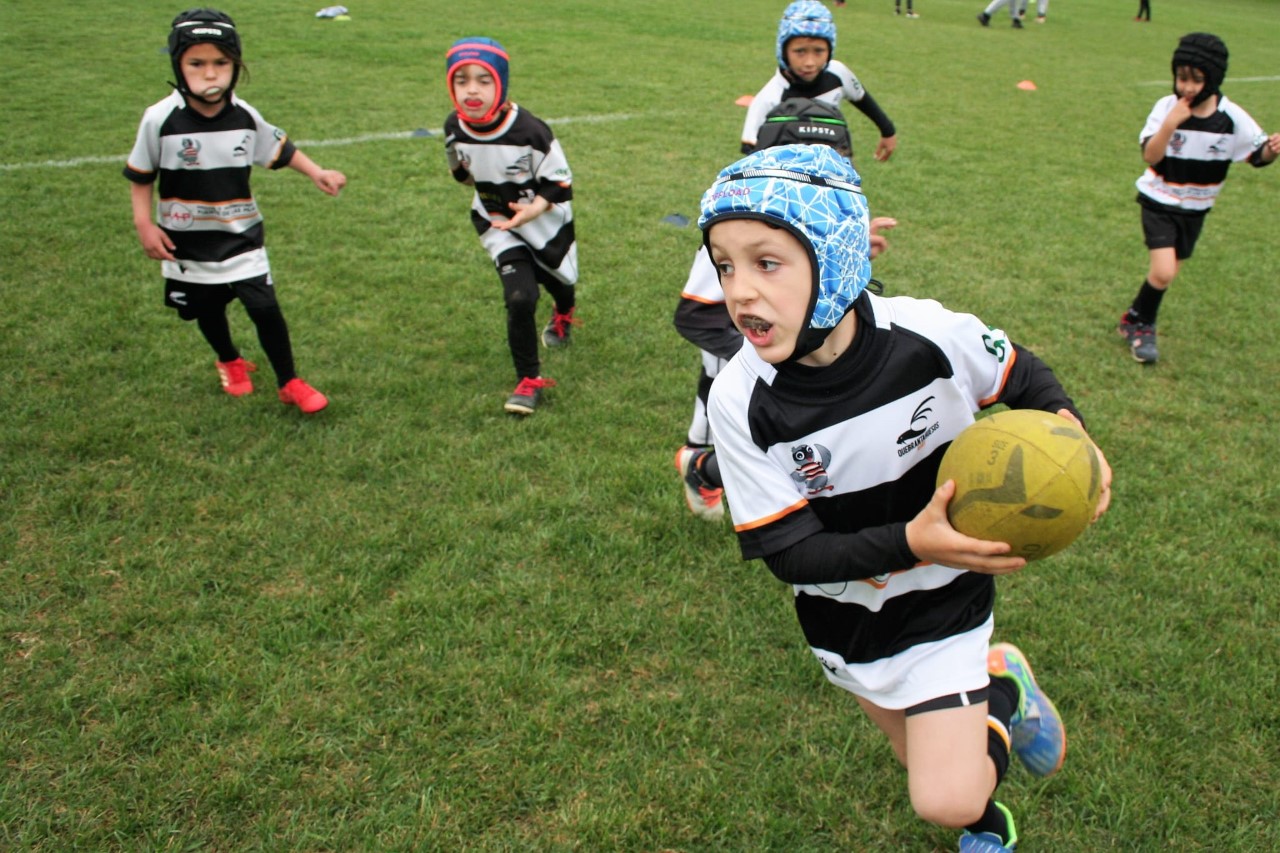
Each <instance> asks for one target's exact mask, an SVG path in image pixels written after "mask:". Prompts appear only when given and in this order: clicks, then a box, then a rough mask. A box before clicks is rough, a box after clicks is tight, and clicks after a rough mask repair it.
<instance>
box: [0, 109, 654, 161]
mask: <svg viewBox="0 0 1280 853" xmlns="http://www.w3.org/2000/svg"><path fill="white" fill-rule="evenodd" d="M635 117H636V116H635V115H633V114H631V113H614V114H611V115H596V116H567V117H565V118H552V119H547V120H546V121H547V124H554V125H559V124H602V123H604V122H609V121H627V120H629V119H633V118H635ZM443 133H444V131H443V130H442V129H441V128H438V127H437V128H429V129H427V130H425V131H424V130H399V131H394V132H391V133H366V134H362V135H360V136H348V137H344V138H341V139H304V140H300V141H299V142H298V143H297V145H298V147H299V148H301V149H303V150H304V151H305V150H306V149H308V148H331V147H334V146H340V145H360V144H363V143H365V142H385V141H387V140H392V139H417V138H427V137H432V136H435V137H438V136H440V135H441V134H443ZM127 157H128V155H127V154H117V155H114V156H107V155H97V156H90V157H73V158H71V159H69V160H37V161H34V162H30V163H0V172H16V171H18V170H19V169H69V168H74V167H76V166H95V165H101V164H102V163H123V162H124V160H125V159H126V158H127Z"/></svg>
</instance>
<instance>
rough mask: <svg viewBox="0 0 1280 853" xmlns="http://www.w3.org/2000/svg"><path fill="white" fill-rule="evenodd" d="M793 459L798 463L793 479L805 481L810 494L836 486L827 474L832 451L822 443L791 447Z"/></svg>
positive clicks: (799, 481)
mask: <svg viewBox="0 0 1280 853" xmlns="http://www.w3.org/2000/svg"><path fill="white" fill-rule="evenodd" d="M791 461H792V462H794V463H796V470H794V471H792V472H791V479H793V480H795V481H796V482H797V483H803V484H804V487H805V489H806V490H807V491H808V493H809V495H810V496H812V495H817V494H820V493H822V492H829V491H831V490H832V489H834V488H835V486H833V485H831V482H830V479H831V478H830V477H829V476H828V475H827V466H828V465H830V464H831V451H830V450H828V449H827V448H825V447H823V446H822V445H821V444H797V445H796V446H795V447H792V448H791Z"/></svg>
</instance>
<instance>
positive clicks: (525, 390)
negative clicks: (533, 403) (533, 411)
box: [515, 376, 556, 397]
mask: <svg viewBox="0 0 1280 853" xmlns="http://www.w3.org/2000/svg"><path fill="white" fill-rule="evenodd" d="M555 384H556V381H555V380H554V379H544V378H542V377H541V376H539V377H536V378H535V377H531V376H526V377H525V378H523V379H521V380H520V384H519V385H517V386H516V391H515V393H516V396H519V397H532V396H533V395H534V394H536V393H538V392H539V391H540V390H542V389H543V388H550V387H552V386H553V385H555Z"/></svg>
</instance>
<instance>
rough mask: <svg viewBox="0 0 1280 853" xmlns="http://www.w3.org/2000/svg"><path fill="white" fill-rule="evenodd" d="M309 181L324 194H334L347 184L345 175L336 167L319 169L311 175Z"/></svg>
mask: <svg viewBox="0 0 1280 853" xmlns="http://www.w3.org/2000/svg"><path fill="white" fill-rule="evenodd" d="M311 182H312V183H313V184H315V185H316V186H317V187H319V188H320V191H321V192H323V193H325V194H326V195H332V196H336V195H337V194H338V193H340V192H342V188H343V187H345V186H346V185H347V176H346V175H344V174H342V173H341V172H339V171H338V170H337V169H321V170H320V171H318V172H316V173H315V175H313V176H312V178H311Z"/></svg>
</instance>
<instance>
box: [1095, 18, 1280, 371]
mask: <svg viewBox="0 0 1280 853" xmlns="http://www.w3.org/2000/svg"><path fill="white" fill-rule="evenodd" d="M1172 65H1173V94H1171V95H1165V96H1164V97H1163V98H1161V99H1160V100H1159V101H1157V102H1156V105H1155V106H1154V107H1152V109H1151V114H1150V115H1148V116H1147V123H1146V124H1145V125H1144V126H1143V128H1142V133H1141V134H1140V135H1139V138H1138V141H1139V142H1140V143H1141V145H1142V159H1143V160H1145V161H1146V163H1147V170H1146V171H1145V172H1143V174H1142V177H1140V178H1139V179H1138V184H1137V186H1138V204H1140V205H1141V206H1142V232H1143V236H1144V237H1145V240H1146V244H1147V251H1148V254H1149V256H1150V263H1149V266H1148V268H1147V278H1146V280H1145V281H1144V282H1143V283H1142V287H1141V288H1139V289H1138V294H1137V296H1135V297H1134V300H1133V303H1132V304H1131V305H1130V306H1129V310H1127V311H1126V312H1125V313H1124V314H1123V315H1122V316H1121V317H1120V325H1119V327H1118V328H1117V331H1118V332H1119V333H1120V335H1121V337H1123V338H1124V339H1125V340H1126V341H1127V342H1128V344H1129V353H1130V355H1132V356H1133V358H1134V360H1136V361H1139V362H1142V363H1143V364H1152V363H1154V362H1155V361H1156V360H1157V359H1158V358H1159V357H1160V353H1159V350H1158V349H1157V348H1156V314H1157V312H1159V310H1160V303H1161V300H1163V298H1164V294H1165V292H1166V291H1167V290H1168V289H1169V285H1171V284H1173V279H1174V278H1175V277H1176V276H1177V274H1178V270H1179V269H1180V268H1181V267H1182V262H1183V261H1185V260H1187V259H1188V258H1190V257H1191V253H1192V252H1193V251H1194V250H1195V247H1196V241H1197V240H1198V239H1199V238H1200V229H1201V228H1203V227H1204V220H1205V217H1206V216H1207V215H1208V214H1209V211H1210V210H1211V209H1212V208H1213V203H1214V201H1216V200H1217V197H1218V193H1219V192H1220V191H1221V190H1222V185H1223V183H1224V182H1225V181H1226V179H1227V170H1228V169H1229V168H1230V167H1231V163H1232V162H1233V161H1238V160H1247V161H1248V162H1249V164H1250V165H1251V166H1259V167H1260V166H1267V165H1270V164H1271V163H1274V162H1275V160H1276V157H1277V155H1280V133H1273V134H1271V135H1270V136H1268V135H1267V134H1266V133H1264V132H1263V130H1262V128H1261V127H1259V126H1258V123H1257V122H1256V121H1254V120H1253V118H1252V117H1251V116H1250V115H1249V114H1248V113H1246V112H1245V111H1244V110H1243V109H1241V108H1240V106H1238V105H1237V104H1236V103H1235V102H1234V101H1230V100H1228V99H1227V96H1226V95H1223V94H1222V93H1221V91H1220V87H1221V86H1222V81H1223V78H1225V77H1226V75H1227V46H1226V45H1225V44H1223V43H1222V39H1220V38H1218V37H1217V36H1215V35H1212V34H1211V33H1190V34H1188V35H1185V36H1183V37H1182V40H1181V41H1179V42H1178V47H1177V49H1176V50H1175V51H1174V52H1173V63H1172Z"/></svg>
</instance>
